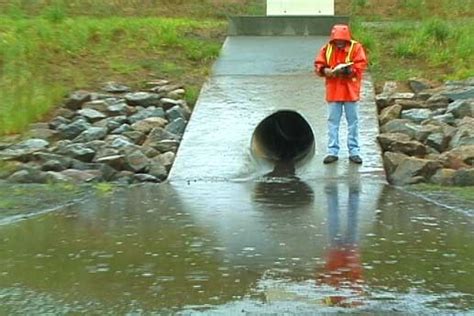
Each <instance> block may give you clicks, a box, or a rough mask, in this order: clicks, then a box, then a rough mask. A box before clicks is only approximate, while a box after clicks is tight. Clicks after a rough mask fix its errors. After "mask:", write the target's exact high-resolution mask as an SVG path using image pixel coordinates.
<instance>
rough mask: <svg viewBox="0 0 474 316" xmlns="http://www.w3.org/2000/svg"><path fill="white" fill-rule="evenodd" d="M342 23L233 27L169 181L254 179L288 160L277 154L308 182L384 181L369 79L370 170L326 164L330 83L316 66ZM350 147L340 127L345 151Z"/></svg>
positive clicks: (244, 22) (366, 128)
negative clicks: (366, 178)
mask: <svg viewBox="0 0 474 316" xmlns="http://www.w3.org/2000/svg"><path fill="white" fill-rule="evenodd" d="M340 22H347V19H346V18H344V17H339V18H338V17H323V18H308V17H304V18H301V19H299V18H290V17H282V18H279V17H275V18H271V17H266V18H262V17H261V18H255V19H252V18H249V17H238V18H235V19H233V20H231V24H230V30H229V33H230V34H231V35H230V36H229V37H228V38H227V39H226V41H225V43H224V46H223V48H222V52H221V55H220V57H219V59H218V60H217V62H216V63H215V65H214V68H213V73H212V76H211V78H210V79H209V81H208V82H207V83H206V84H205V86H204V87H203V89H202V92H201V94H200V97H199V99H198V101H197V104H196V107H195V110H194V112H193V115H192V118H191V121H190V122H189V124H188V127H187V130H186V133H185V135H184V138H183V141H182V143H181V147H180V149H179V151H178V154H177V158H176V161H175V163H174V166H173V168H172V170H171V173H170V177H169V179H170V181H171V182H176V181H182V180H185V181H196V180H205V181H228V180H236V181H242V180H249V179H255V178H258V177H260V176H262V175H264V174H268V173H269V172H271V171H272V169H273V168H274V167H275V165H276V163H275V162H276V160H279V159H281V158H282V157H276V156H278V153H276V152H275V151H281V153H285V154H290V155H294V156H295V157H293V158H294V159H292V161H293V162H294V163H295V173H296V176H298V177H299V178H301V179H303V180H311V179H327V178H339V179H343V178H346V177H348V175H349V174H354V173H358V174H368V175H371V176H375V177H377V178H379V180H380V179H383V168H382V162H381V158H380V157H381V156H380V151H379V148H378V145H377V143H376V141H375V138H376V135H377V133H378V124H377V117H376V107H375V103H374V99H373V96H374V93H373V87H372V83H371V79H370V75H367V76H366V77H365V80H364V88H363V98H362V101H361V111H360V114H361V130H360V134H361V144H362V149H363V156H364V160H365V163H364V165H363V166H361V167H358V166H353V165H351V164H349V162H348V161H347V159H344V154H346V158H347V152H344V151H342V153H341V154H342V156H341V158H342V159H341V161H340V162H339V163H337V164H335V165H333V166H329V167H327V166H324V167H323V165H322V159H323V157H324V155H325V148H326V136H327V135H326V110H327V105H326V102H325V100H324V81H323V80H322V79H320V78H317V77H316V76H315V74H314V72H313V60H314V56H315V54H316V53H317V51H318V50H319V49H320V47H321V46H322V45H324V43H325V42H326V41H327V39H328V37H327V34H329V31H330V29H331V26H332V25H333V24H334V23H340ZM270 30H274V31H270ZM262 34H263V35H262ZM268 34H271V35H272V36H267V35H268ZM262 131H263V133H262ZM283 131H284V132H285V133H287V134H288V133H290V134H291V135H286V136H291V137H292V140H288V138H287V137H285V135H284V133H283V134H282V132H283ZM291 137H290V138H291ZM285 138H286V140H285ZM301 142H302V143H301ZM345 142H346V135H345V125H342V127H341V144H342V145H343V146H342V147H344V144H345ZM271 144H273V145H271ZM270 147H271V148H270ZM275 155H276V156H275ZM286 158H288V157H286ZM275 159H276V160H275Z"/></svg>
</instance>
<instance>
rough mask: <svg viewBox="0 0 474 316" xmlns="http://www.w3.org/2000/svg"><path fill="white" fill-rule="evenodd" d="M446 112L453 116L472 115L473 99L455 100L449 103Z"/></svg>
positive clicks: (473, 112)
mask: <svg viewBox="0 0 474 316" xmlns="http://www.w3.org/2000/svg"><path fill="white" fill-rule="evenodd" d="M447 113H451V114H453V115H454V117H455V118H463V117H465V116H470V117H473V116H474V99H467V100H457V101H454V102H453V103H451V104H449V106H448V110H447Z"/></svg>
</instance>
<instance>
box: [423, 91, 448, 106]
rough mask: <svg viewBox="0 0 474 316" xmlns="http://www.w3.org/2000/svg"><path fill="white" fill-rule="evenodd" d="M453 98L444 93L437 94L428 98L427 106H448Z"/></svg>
mask: <svg viewBox="0 0 474 316" xmlns="http://www.w3.org/2000/svg"><path fill="white" fill-rule="evenodd" d="M449 102H451V99H450V98H448V97H447V96H445V95H443V94H435V95H433V96H431V97H430V98H429V99H428V100H426V104H427V107H429V108H430V109H439V108H446V107H448V104H449Z"/></svg>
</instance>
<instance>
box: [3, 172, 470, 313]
mask: <svg viewBox="0 0 474 316" xmlns="http://www.w3.org/2000/svg"><path fill="white" fill-rule="evenodd" d="M360 180H361V179H360V178H357V177H355V178H352V179H351V180H350V181H343V182H337V181H334V182H332V181H329V182H324V183H321V182H303V181H301V180H299V179H297V178H294V177H293V178H271V179H262V180H261V181H258V182H254V183H205V182H201V183H191V184H189V185H187V184H184V183H183V184H180V185H176V184H174V185H167V184H165V185H160V186H142V187H133V188H127V189H123V190H119V191H117V192H116V193H114V194H113V195H110V196H104V197H95V198H91V199H89V200H87V201H84V202H81V203H80V204H77V205H75V206H68V207H65V208H64V209H62V210H60V211H57V212H52V213H48V214H43V215H40V216H37V217H35V218H30V219H28V220H24V221H17V222H15V223H12V224H9V225H3V226H0V242H1V244H2V247H1V248H0V267H1V268H0V300H1V302H2V304H1V306H0V314H39V313H54V314H66V313H86V314H104V313H111V314H125V313H131V314H135V313H167V312H170V313H182V314H194V313H198V312H202V313H205V314H207V313H210V312H215V313H221V314H233V313H235V314H241V313H242V312H249V313H258V314H262V313H277V314H279V313H284V312H289V313H301V312H308V313H314V312H317V313H321V312H341V311H349V312H403V313H404V314H420V313H422V314H423V313H427V314H448V313H459V314H463V313H464V314H469V313H472V312H474V287H473V284H474V279H473V271H474V244H473V243H472V240H473V239H474V217H472V215H471V216H469V215H467V214H463V213H459V212H454V211H450V210H447V209H445V208H442V207H439V206H437V205H434V204H431V203H429V202H425V201H423V200H421V199H419V198H417V197H414V196H412V195H409V194H407V193H404V192H403V191H399V190H397V189H395V188H392V187H389V186H386V185H384V184H380V183H379V184H376V183H374V182H368V183H367V182H364V181H360Z"/></svg>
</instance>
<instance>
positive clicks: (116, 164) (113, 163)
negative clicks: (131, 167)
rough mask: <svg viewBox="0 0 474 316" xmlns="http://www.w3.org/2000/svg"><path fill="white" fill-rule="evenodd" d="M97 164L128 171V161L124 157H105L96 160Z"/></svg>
mask: <svg viewBox="0 0 474 316" xmlns="http://www.w3.org/2000/svg"><path fill="white" fill-rule="evenodd" d="M94 161H95V162H97V163H101V164H106V165H108V166H110V167H112V168H114V169H115V170H119V171H120V170H124V169H126V167H127V165H126V161H125V156H124V155H112V156H105V157H101V158H98V159H94Z"/></svg>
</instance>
